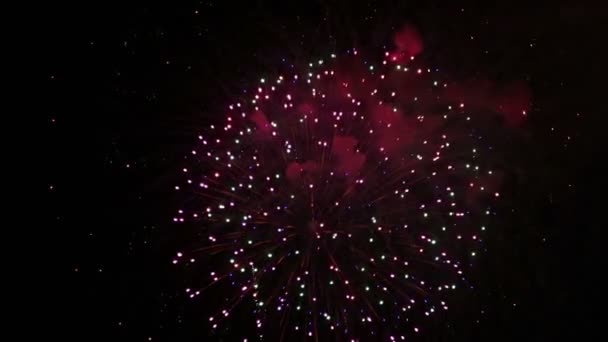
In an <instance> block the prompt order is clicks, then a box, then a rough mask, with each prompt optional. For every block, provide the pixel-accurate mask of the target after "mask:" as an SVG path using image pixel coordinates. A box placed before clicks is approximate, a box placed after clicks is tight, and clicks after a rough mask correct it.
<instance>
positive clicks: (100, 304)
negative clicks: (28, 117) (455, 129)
mask: <svg viewBox="0 0 608 342" xmlns="http://www.w3.org/2000/svg"><path fill="white" fill-rule="evenodd" d="M598 3H599V2H598ZM604 10H605V9H604V8H603V5H590V4H584V3H582V2H579V1H561V2H552V3H551V5H545V6H540V5H536V6H534V5H530V4H529V3H527V2H513V1H508V2H500V3H497V4H492V3H482V2H479V3H476V2H473V1H458V2H456V3H454V2H451V1H450V2H448V1H441V2H432V1H419V2H413V1H378V2H375V1H370V2H365V1H346V0H342V1H331V2H330V1H285V2H264V1H241V2H233V1H173V2H170V1H163V2H159V3H158V4H154V5H151V4H149V3H145V2H141V3H138V2H130V3H112V2H96V3H93V2H82V3H79V4H56V3H53V4H49V5H46V6H43V7H37V8H36V12H37V13H38V14H39V15H40V21H39V22H40V23H42V25H41V28H40V30H39V31H38V32H37V35H36V39H37V44H36V46H35V48H36V49H37V50H38V51H37V52H36V58H37V59H38V61H39V64H41V65H42V67H43V73H42V74H41V75H40V80H41V82H42V83H43V92H42V101H41V102H42V103H43V105H44V110H43V112H41V113H39V114H40V115H39V120H40V123H41V124H42V126H43V134H42V138H43V142H42V144H41V146H40V148H41V150H42V152H43V153H42V158H43V160H42V162H43V163H42V165H43V167H42V169H41V170H40V171H41V173H40V176H39V179H41V182H42V183H43V185H42V186H43V187H44V190H45V192H46V194H45V196H44V200H45V203H44V207H45V210H44V211H43V212H44V217H43V219H44V220H45V221H46V223H45V224H44V225H43V228H44V229H41V231H42V232H41V234H39V237H40V239H41V241H42V244H43V245H44V246H45V247H44V248H43V249H42V250H43V251H44V256H43V258H42V259H41V260H40V261H39V265H41V266H40V268H41V269H42V272H41V274H40V277H39V279H38V281H39V282H41V283H42V286H41V288H43V289H44V291H45V294H47V295H45V297H47V298H48V299H49V300H50V301H49V303H48V304H47V303H46V301H45V302H44V303H45V304H44V305H43V304H40V305H39V308H40V311H37V312H38V314H39V317H40V318H39V319H35V323H36V324H40V325H41V326H44V328H43V331H44V332H45V334H50V335H51V336H58V337H61V339H60V340H79V341H90V340H113V341H116V340H125V341H147V340H149V338H151V339H152V341H191V340H197V341H213V340H215V338H214V337H213V336H211V335H208V331H207V330H206V329H207V324H206V320H205V317H206V316H203V315H202V312H204V303H199V304H192V303H190V302H188V301H185V300H184V298H183V296H182V293H181V292H182V291H183V278H182V275H181V274H180V273H179V272H177V271H176V270H175V269H174V268H173V267H171V263H170V260H171V256H172V255H174V253H175V251H176V250H178V249H180V248H181V247H182V246H184V245H186V244H187V241H188V239H191V238H192V234H191V233H192V232H188V231H182V230H180V229H178V228H176V227H175V226H173V225H171V224H170V220H171V217H172V216H171V214H172V213H173V212H174V210H175V208H176V207H177V206H178V205H179V202H178V199H176V198H175V197H174V195H173V194H172V192H171V191H170V190H171V189H172V186H173V185H174V184H173V180H174V179H175V177H176V173H177V172H176V171H177V170H179V165H180V164H179V163H180V160H181V158H182V156H183V154H184V152H185V151H188V150H189V147H190V146H191V143H192V142H193V140H194V138H195V137H196V135H195V134H196V133H197V128H198V127H200V126H201V125H203V124H204V123H205V122H206V121H208V120H209V119H212V116H213V115H214V114H213V112H214V111H215V110H216V109H217V108H221V107H222V106H224V105H225V104H226V103H227V102H228V101H229V99H230V98H231V96H232V95H233V94H236V93H238V92H240V91H241V90H242V89H243V88H246V87H247V86H248V85H250V84H252V83H253V82H254V81H255V80H256V79H258V78H259V75H260V74H262V73H264V72H266V71H272V70H274V68H275V66H276V65H277V63H278V62H279V61H280V60H281V59H282V58H287V59H288V60H292V61H296V62H308V61H309V60H315V59H316V58H317V57H318V56H322V55H323V56H324V55H327V54H328V53H330V52H332V51H344V50H345V49H347V48H350V47H353V46H355V47H360V48H363V49H367V50H368V51H374V50H377V51H381V50H379V49H380V48H381V47H382V46H383V45H387V46H390V44H391V41H392V35H393V33H394V32H395V31H396V30H398V29H399V28H400V27H401V26H402V25H403V24H404V23H410V24H412V25H414V26H416V27H417V28H418V29H419V31H420V32H421V34H422V37H423V40H424V43H425V51H424V52H423V55H422V58H424V59H425V60H427V61H429V63H430V64H433V65H439V66H441V67H442V68H443V69H445V70H448V71H449V73H450V74H451V75H454V77H461V78H475V77H485V78H488V79H492V80H495V81H497V82H507V81H510V80H526V81H527V82H528V83H529V84H530V86H531V89H532V92H533V96H534V105H533V109H532V111H531V113H530V120H529V122H528V123H527V125H526V126H525V127H524V128H522V134H523V135H524V136H525V137H526V138H525V140H524V143H521V144H518V145H514V147H513V150H512V151H510V154H512V155H510V156H509V160H513V163H514V164H513V172H514V175H515V176H514V177H512V179H510V181H509V183H508V189H505V191H504V193H505V194H507V196H505V201H506V203H505V205H504V208H502V209H503V210H504V211H503V213H504V215H503V216H504V223H503V224H501V225H500V229H499V230H496V231H494V233H493V234H492V235H491V236H490V237H489V238H488V239H487V240H486V247H487V250H486V251H485V252H484V253H483V255H482V256H481V257H480V258H479V260H480V261H479V264H478V265H477V266H476V268H475V271H474V274H472V276H471V280H472V281H473V283H474V284H475V289H474V290H473V291H468V292H467V291H464V292H465V293H464V294H463V295H462V298H457V299H456V301H455V303H454V304H453V305H451V309H450V311H449V312H450V314H449V315H448V317H447V318H446V319H445V320H444V321H441V322H436V323H435V326H434V328H433V329H431V331H430V332H428V333H427V334H425V336H424V338H423V339H424V340H430V341H486V340H491V341H513V340H523V341H528V340H537V341H545V340H550V339H555V338H569V339H575V340H578V339H581V338H584V337H586V336H592V334H593V333H594V332H595V331H598V330H600V328H601V326H600V325H599V324H601V319H600V313H602V312H603V311H605V310H604V309H603V308H602V304H600V299H601V298H602V296H603V293H605V290H604V285H603V282H602V281H601V279H602V277H603V276H602V272H603V270H604V268H602V267H601V266H600V260H601V257H602V255H603V253H602V247H603V246H602V241H601V238H600V236H599V235H600V230H601V229H602V228H604V227H605V226H606V224H605V220H604V221H601V220H600V218H601V216H603V215H602V214H603V213H602V210H604V207H605V205H602V202H601V199H602V198H603V197H604V196H605V195H604V194H603V193H602V192H603V189H602V187H600V179H601V178H600V176H601V174H600V171H601V170H603V169H604V166H603V164H605V161H604V159H603V158H605V153H604V151H605V149H603V147H605V143H603V139H605V136H602V128H603V121H605V120H603V118H602V115H603V114H604V112H605V108H606V105H605V103H606V101H605V97H606V86H605V81H604V80H602V77H601V76H600V75H601V74H602V70H603V69H602V68H603V65H602V64H603V63H604V62H603V55H604V50H605V44H606V42H605V41H606V37H605V34H604V33H603V31H602V30H605V29H604V28H603V25H600V20H602V19H605V18H606V15H605V12H604ZM37 118H38V117H37ZM47 249H48V251H47ZM197 306H202V307H203V308H200V307H197ZM237 324H239V323H238V322H237ZM243 324H244V323H243ZM243 329H247V328H246V326H244V328H243ZM227 340H230V338H228V339H227Z"/></svg>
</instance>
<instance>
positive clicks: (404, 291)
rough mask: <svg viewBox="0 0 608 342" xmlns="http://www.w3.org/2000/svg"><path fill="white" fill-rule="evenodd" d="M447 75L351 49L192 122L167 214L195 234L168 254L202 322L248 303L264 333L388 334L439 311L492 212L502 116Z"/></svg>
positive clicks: (403, 331)
mask: <svg viewBox="0 0 608 342" xmlns="http://www.w3.org/2000/svg"><path fill="white" fill-rule="evenodd" d="M448 83H449V82H447V81H446V80H445V79H444V78H443V77H442V74H441V73H440V72H439V71H438V70H436V69H431V68H425V67H423V66H422V65H419V63H417V60H414V58H413V57H412V58H409V56H408V58H407V59H405V60H404V59H403V58H395V57H394V56H393V55H392V54H391V53H389V52H387V53H386V54H385V55H384V56H383V58H382V60H381V62H380V63H377V64H374V63H370V62H367V61H366V59H365V58H364V57H362V56H361V53H358V52H357V51H356V50H350V51H348V53H346V54H345V55H343V56H336V55H334V54H332V55H330V56H328V58H327V59H326V60H319V61H317V62H315V63H311V64H309V65H308V66H307V68H305V70H304V71H303V72H301V71H297V70H295V68H291V69H289V70H287V71H285V72H284V73H282V74H279V75H277V76H276V77H265V78H262V79H260V81H259V84H258V85H256V86H255V87H253V89H252V91H249V92H247V93H246V96H244V97H242V98H240V99H237V100H235V102H234V103H233V104H230V105H229V106H227V107H226V109H225V112H224V115H222V119H221V120H220V121H219V123H217V124H215V125H210V126H209V127H206V128H204V129H203V130H202V131H201V133H200V136H199V137H198V138H199V141H198V144H197V145H196V147H195V148H194V149H193V150H192V151H191V154H189V155H188V157H187V161H186V164H185V166H184V168H183V170H182V171H183V175H184V178H183V180H182V181H180V183H179V184H177V185H176V186H175V189H176V190H177V191H180V192H182V193H184V198H185V199H186V200H185V201H184V202H185V203H187V205H186V204H185V205H184V208H183V209H180V210H179V211H178V213H177V214H176V216H175V218H174V221H175V222H176V223H178V224H180V223H182V222H193V223H194V224H195V225H196V227H197V229H199V231H200V235H199V236H202V237H203V238H202V239H198V240H197V241H196V242H195V243H193V246H191V247H188V248H187V250H188V251H184V252H179V253H178V254H177V256H176V257H175V259H174V260H173V263H174V264H176V265H178V266H180V267H185V268H187V269H188V270H189V272H191V273H190V274H192V279H191V280H190V283H191V285H190V286H189V287H188V288H186V289H185V292H186V294H187V296H189V298H191V299H192V300H197V301H202V302H203V303H204V305H206V306H208V307H209V308H212V309H213V310H215V311H214V312H213V314H212V315H211V316H209V317H208V323H209V324H210V325H211V327H212V328H213V329H215V330H216V331H219V330H220V329H222V325H225V324H226V323H227V320H229V319H230V316H231V315H232V314H233V312H234V311H235V310H238V309H237V308H241V310H243V308H244V310H250V311H251V314H250V315H249V316H250V317H251V321H252V322H253V324H254V326H255V327H257V329H258V330H257V334H258V336H259V337H263V338H268V339H273V337H277V338H278V337H280V338H282V339H286V340H290V338H298V339H299V338H302V336H304V337H311V338H318V337H319V336H323V335H326V334H335V335H339V336H342V337H343V338H344V339H363V340H367V339H369V338H371V336H374V335H375V336H376V338H382V339H383V340H389V338H390V339H393V340H394V339H403V338H404V336H407V334H416V333H418V332H419V331H420V330H421V329H422V327H423V326H424V325H423V324H421V321H422V319H423V318H424V317H426V316H433V315H436V314H438V313H440V312H442V311H445V310H447V309H448V305H447V295H448V292H449V291H450V290H454V289H456V288H457V287H458V286H459V285H458V284H459V283H462V281H463V279H464V275H463V272H464V271H465V270H466V266H467V265H469V264H470V261H471V260H472V259H473V258H474V257H475V256H476V253H477V252H476V251H478V250H479V248H480V243H481V242H482V239H483V235H484V233H486V227H488V224H489V223H490V219H491V217H492V216H494V214H495V213H494V211H493V209H492V204H493V203H494V202H495V201H496V200H498V198H499V193H498V192H497V186H498V183H499V179H498V178H499V175H500V173H499V172H496V171H495V172H493V170H492V160H493V159H494V158H490V157H489V156H492V155H495V154H496V153H498V152H497V151H496V150H495V149H494V148H493V138H494V137H491V136H486V135H484V133H485V132H484V128H486V127H489V126H491V125H492V124H491V123H490V122H496V120H494V121H492V120H491V118H494V119H496V118H500V117H501V115H502V114H501V113H498V112H499V111H498V110H497V109H496V107H495V106H488V105H485V104H487V102H484V101H483V100H479V99H477V100H476V101H472V102H473V103H472V104H471V105H469V104H468V103H465V102H463V101H465V100H466V99H467V96H466V95H464V93H463V92H462V91H456V92H451V91H450V86H451V85H449V84H448ZM459 89H460V90H462V87H460V88H459ZM522 111H523V109H522ZM512 113H513V111H510V112H509V113H508V114H510V115H511V114H512ZM520 113H521V111H520ZM521 115H525V112H524V113H522V114H521ZM503 121H506V120H503ZM502 126H505V125H502ZM502 126H501V127H502ZM503 128H504V127H503ZM493 132H494V133H496V129H493ZM501 132H503V133H504V132H508V130H507V129H506V128H505V129H504V130H503V131H501ZM231 329H234V326H233V328H231ZM402 335H404V336H402ZM366 336H367V337H366Z"/></svg>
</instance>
